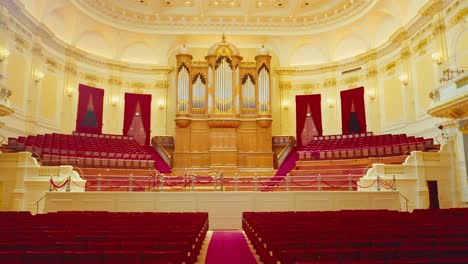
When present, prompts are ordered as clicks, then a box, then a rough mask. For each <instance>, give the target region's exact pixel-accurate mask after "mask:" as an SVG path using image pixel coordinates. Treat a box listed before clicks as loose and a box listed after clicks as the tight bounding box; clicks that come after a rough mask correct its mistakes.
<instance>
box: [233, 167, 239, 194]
mask: <svg viewBox="0 0 468 264" xmlns="http://www.w3.org/2000/svg"><path fill="white" fill-rule="evenodd" d="M238 182H239V174H238V173H237V172H236V173H234V191H236V192H237V191H238V187H237V184H238Z"/></svg>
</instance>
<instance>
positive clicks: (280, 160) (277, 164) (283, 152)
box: [275, 136, 296, 169]
mask: <svg viewBox="0 0 468 264" xmlns="http://www.w3.org/2000/svg"><path fill="white" fill-rule="evenodd" d="M295 146H296V139H295V138H294V137H293V136H289V142H288V144H287V145H286V146H285V147H284V148H283V149H282V150H281V151H280V153H279V154H278V155H277V156H275V168H276V169H277V168H279V167H280V166H281V164H283V162H284V160H285V159H286V157H287V156H288V155H289V153H291V151H292V150H293V149H294V147H295Z"/></svg>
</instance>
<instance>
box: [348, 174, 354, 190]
mask: <svg viewBox="0 0 468 264" xmlns="http://www.w3.org/2000/svg"><path fill="white" fill-rule="evenodd" d="M352 190H353V177H351V174H349V176H348V191H352Z"/></svg>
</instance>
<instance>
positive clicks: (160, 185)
mask: <svg viewBox="0 0 468 264" xmlns="http://www.w3.org/2000/svg"><path fill="white" fill-rule="evenodd" d="M159 179H160V180H159V182H160V183H159V189H160V190H161V192H164V173H161V174H159Z"/></svg>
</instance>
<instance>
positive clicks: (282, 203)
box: [44, 191, 400, 230]
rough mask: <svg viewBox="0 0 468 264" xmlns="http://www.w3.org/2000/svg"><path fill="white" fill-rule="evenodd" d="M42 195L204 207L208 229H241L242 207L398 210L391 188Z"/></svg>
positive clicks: (98, 202) (100, 203)
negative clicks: (377, 189) (319, 190)
mask: <svg viewBox="0 0 468 264" xmlns="http://www.w3.org/2000/svg"><path fill="white" fill-rule="evenodd" d="M44 199H45V204H44V212H56V211H112V212H208V213H209V217H210V229H211V230H226V229H241V219H242V212H245V211H257V212H262V211H263V212H264V211H336V210H356V209H388V210H400V196H399V192H397V191H385V192H362V191H359V192H358V191H350V192H348V191H332V192H323V191H322V192H314V191H309V192H47V193H46V195H45V198H44ZM155 224H157V223H155Z"/></svg>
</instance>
